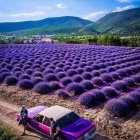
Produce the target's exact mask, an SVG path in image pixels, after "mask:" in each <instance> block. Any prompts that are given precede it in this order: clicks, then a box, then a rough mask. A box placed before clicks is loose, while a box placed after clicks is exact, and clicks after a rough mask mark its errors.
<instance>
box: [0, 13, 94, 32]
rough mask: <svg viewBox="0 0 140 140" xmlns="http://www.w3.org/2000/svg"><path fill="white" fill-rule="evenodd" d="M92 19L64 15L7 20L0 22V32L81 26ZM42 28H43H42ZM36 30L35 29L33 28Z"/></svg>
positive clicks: (89, 22)
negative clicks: (30, 19)
mask: <svg viewBox="0 0 140 140" xmlns="http://www.w3.org/2000/svg"><path fill="white" fill-rule="evenodd" d="M91 23H92V21H89V20H84V19H81V18H79V17H72V16H65V17H56V18H46V19H43V20H39V21H24V22H7V23H0V32H1V33H5V32H14V31H21V30H27V29H33V30H34V28H40V29H41V30H42V31H43V30H44V27H45V28H50V27H51V29H52V27H54V28H56V27H57V28H58V27H61V28H62V27H82V26H85V25H88V24H91ZM42 28H43V29H42ZM35 30H36V29H35Z"/></svg>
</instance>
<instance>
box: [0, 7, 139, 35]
mask: <svg viewBox="0 0 140 140" xmlns="http://www.w3.org/2000/svg"><path fill="white" fill-rule="evenodd" d="M5 32H14V33H20V34H24V35H28V34H72V33H76V34H115V35H140V8H134V9H129V10H125V11H121V12H112V13H110V14H107V15H106V16H104V17H102V18H101V19H99V20H98V21H97V22H92V21H89V20H85V19H81V18H79V17H72V16H65V17H56V18H46V19H43V20H39V21H25V22H11V23H0V33H5Z"/></svg>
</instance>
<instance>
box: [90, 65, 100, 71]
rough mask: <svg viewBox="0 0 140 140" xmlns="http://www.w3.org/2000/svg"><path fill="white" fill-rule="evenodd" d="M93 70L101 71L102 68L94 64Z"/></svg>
mask: <svg viewBox="0 0 140 140" xmlns="http://www.w3.org/2000/svg"><path fill="white" fill-rule="evenodd" d="M92 69H93V70H99V69H100V66H99V65H97V64H93V65H92Z"/></svg>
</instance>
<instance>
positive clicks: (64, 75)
mask: <svg viewBox="0 0 140 140" xmlns="http://www.w3.org/2000/svg"><path fill="white" fill-rule="evenodd" d="M57 77H58V78H59V79H62V78H64V77H66V74H65V73H64V72H58V73H57Z"/></svg>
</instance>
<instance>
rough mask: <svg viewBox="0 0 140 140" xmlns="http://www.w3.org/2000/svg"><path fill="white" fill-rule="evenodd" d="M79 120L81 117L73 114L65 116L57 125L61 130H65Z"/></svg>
mask: <svg viewBox="0 0 140 140" xmlns="http://www.w3.org/2000/svg"><path fill="white" fill-rule="evenodd" d="M79 118H80V117H79V116H78V115H77V114H76V113H74V112H71V113H69V114H67V115H65V116H64V117H62V118H60V119H59V120H57V124H58V126H59V127H60V128H64V127H66V126H68V125H70V124H72V123H74V122H75V121H77V120H78V119H79Z"/></svg>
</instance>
